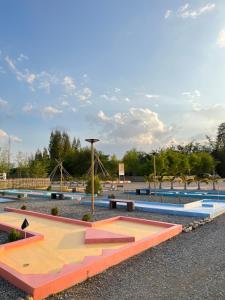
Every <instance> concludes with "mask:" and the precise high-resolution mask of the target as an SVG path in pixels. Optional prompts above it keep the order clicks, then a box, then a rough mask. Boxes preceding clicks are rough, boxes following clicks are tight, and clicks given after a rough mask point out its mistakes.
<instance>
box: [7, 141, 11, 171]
mask: <svg viewBox="0 0 225 300" xmlns="http://www.w3.org/2000/svg"><path fill="white" fill-rule="evenodd" d="M10 156H11V137H10V136H9V140H8V171H9V169H10V160H11V157H10Z"/></svg>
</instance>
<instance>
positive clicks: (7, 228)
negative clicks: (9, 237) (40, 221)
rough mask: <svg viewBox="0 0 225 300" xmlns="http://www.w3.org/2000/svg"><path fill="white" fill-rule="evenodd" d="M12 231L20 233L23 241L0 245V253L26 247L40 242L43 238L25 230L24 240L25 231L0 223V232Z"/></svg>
mask: <svg viewBox="0 0 225 300" xmlns="http://www.w3.org/2000/svg"><path fill="white" fill-rule="evenodd" d="M12 229H16V230H17V231H18V232H20V233H21V234H22V236H23V239H21V240H18V241H15V242H10V243H5V244H2V245H0V251H5V250H10V249H14V248H17V247H21V246H24V245H28V244H31V243H34V242H38V241H41V240H43V239H44V236H43V235H42V234H39V233H36V232H31V231H27V230H26V238H24V237H25V231H23V230H22V229H20V228H19V227H15V226H9V225H8V224H5V223H0V230H2V231H6V232H10V231H11V230H12Z"/></svg>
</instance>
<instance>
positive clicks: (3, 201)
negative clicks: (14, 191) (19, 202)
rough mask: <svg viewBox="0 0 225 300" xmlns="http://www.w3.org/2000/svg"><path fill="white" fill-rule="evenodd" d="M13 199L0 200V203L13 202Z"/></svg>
mask: <svg viewBox="0 0 225 300" xmlns="http://www.w3.org/2000/svg"><path fill="white" fill-rule="evenodd" d="M14 201H15V200H13V199H6V198H0V203H7V202H14Z"/></svg>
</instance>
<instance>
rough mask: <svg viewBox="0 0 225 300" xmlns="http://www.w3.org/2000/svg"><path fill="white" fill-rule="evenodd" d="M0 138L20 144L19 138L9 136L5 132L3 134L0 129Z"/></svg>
mask: <svg viewBox="0 0 225 300" xmlns="http://www.w3.org/2000/svg"><path fill="white" fill-rule="evenodd" d="M0 138H10V139H11V141H13V142H17V143H21V142H22V139H21V138H19V137H17V136H15V135H9V134H8V133H7V132H5V131H4V130H2V129H0Z"/></svg>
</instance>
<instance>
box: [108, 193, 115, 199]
mask: <svg viewBox="0 0 225 300" xmlns="http://www.w3.org/2000/svg"><path fill="white" fill-rule="evenodd" d="M115 198H116V196H115V195H114V194H111V195H110V194H109V195H108V199H115Z"/></svg>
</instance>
